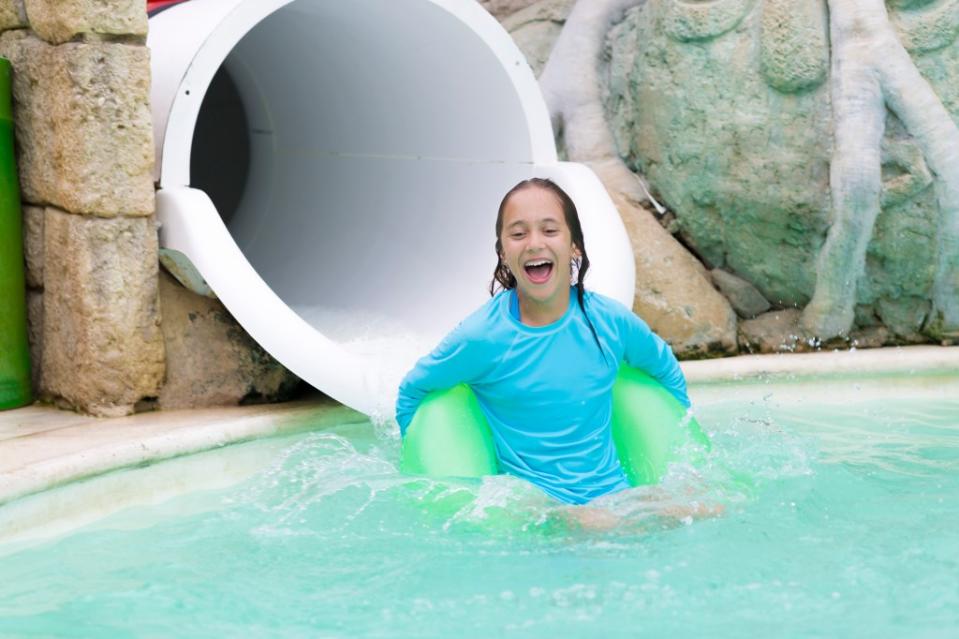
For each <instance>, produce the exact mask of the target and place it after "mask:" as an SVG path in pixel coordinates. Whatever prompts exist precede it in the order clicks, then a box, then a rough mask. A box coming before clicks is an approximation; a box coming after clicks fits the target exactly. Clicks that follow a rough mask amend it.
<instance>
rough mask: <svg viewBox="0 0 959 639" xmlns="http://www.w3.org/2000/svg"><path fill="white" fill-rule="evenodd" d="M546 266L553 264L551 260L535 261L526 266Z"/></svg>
mask: <svg viewBox="0 0 959 639" xmlns="http://www.w3.org/2000/svg"><path fill="white" fill-rule="evenodd" d="M546 264H552V262H551V261H550V260H535V261H533V262H527V263H526V266H544V265H546Z"/></svg>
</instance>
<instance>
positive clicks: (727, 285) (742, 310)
mask: <svg viewBox="0 0 959 639" xmlns="http://www.w3.org/2000/svg"><path fill="white" fill-rule="evenodd" d="M709 276H710V277H711V278H712V280H713V284H715V285H716V288H718V289H719V291H720V292H721V293H722V294H723V295H724V296H725V297H726V299H727V300H729V304H730V306H732V307H733V310H734V311H736V314H737V315H739V316H740V317H742V318H745V319H752V318H753V317H756V316H757V315H759V314H760V313H765V312H766V311H768V310H769V301H768V300H767V299H766V298H765V297H763V294H762V293H760V292H759V290H758V289H756V287H755V286H753V285H752V284H750V283H749V282H747V281H746V280H744V279H743V278H741V277H736V276H735V275H733V274H732V273H728V272H726V271H724V270H722V269H720V268H714V269H713V270H711V271H710V272H709Z"/></svg>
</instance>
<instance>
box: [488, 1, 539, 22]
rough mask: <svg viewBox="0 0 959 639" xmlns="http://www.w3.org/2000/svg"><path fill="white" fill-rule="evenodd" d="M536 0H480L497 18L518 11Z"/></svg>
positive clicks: (499, 18) (500, 18)
mask: <svg viewBox="0 0 959 639" xmlns="http://www.w3.org/2000/svg"><path fill="white" fill-rule="evenodd" d="M534 2H536V0H479V3H480V5H482V7H483V8H484V9H486V10H487V11H489V12H490V13H492V14H493V17H495V18H496V19H497V20H502V19H503V18H505V17H506V16H508V15H510V14H513V13H516V12H517V11H519V10H520V9H524V8H526V7H528V6H529V5H531V4H533V3H534Z"/></svg>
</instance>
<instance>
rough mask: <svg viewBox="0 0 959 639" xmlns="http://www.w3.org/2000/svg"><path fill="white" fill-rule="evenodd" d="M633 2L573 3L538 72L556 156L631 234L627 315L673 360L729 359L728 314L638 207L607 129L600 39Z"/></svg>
mask: <svg viewBox="0 0 959 639" xmlns="http://www.w3.org/2000/svg"><path fill="white" fill-rule="evenodd" d="M636 2H637V0H591V1H590V2H578V3H576V5H575V6H574V7H573V10H572V11H571V12H570V14H569V16H568V17H567V19H566V23H565V26H564V27H563V31H562V33H561V34H560V36H559V38H558V40H557V41H556V43H555V45H554V47H553V50H552V53H551V54H550V57H549V61H548V62H547V64H546V67H545V68H544V69H543V72H542V74H541V76H540V86H541V88H542V90H543V96H544V97H545V99H546V103H547V106H548V107H549V110H550V117H551V119H552V122H553V128H554V131H556V132H557V133H558V134H559V138H560V140H559V142H560V146H561V148H563V149H564V151H565V153H566V155H567V157H568V158H569V159H570V160H573V161H577V162H583V163H586V164H588V165H589V166H590V167H591V168H592V169H593V170H594V171H595V172H596V173H597V175H598V176H599V177H600V179H601V180H602V181H603V184H604V185H605V187H606V190H607V191H609V193H610V195H611V196H612V198H613V201H614V202H616V203H617V207H618V208H619V211H620V215H621V216H622V217H623V221H624V222H625V223H626V225H627V228H628V229H632V230H631V231H630V237H631V240H632V241H633V243H634V251H635V252H636V255H637V260H636V280H637V287H636V300H635V302H634V306H633V308H634V310H635V311H636V312H637V313H639V314H640V315H641V316H644V317H647V318H648V321H650V323H651V325H653V326H654V328H655V330H656V331H657V332H658V333H659V334H660V335H662V336H663V337H664V338H665V339H666V340H667V341H669V343H670V344H671V345H672V347H673V349H674V350H675V351H676V352H677V354H679V355H682V356H684V357H694V356H707V355H708V356H715V355H721V354H728V353H734V352H736V316H735V313H734V312H733V310H732V308H731V307H730V306H729V303H728V302H727V301H726V299H725V298H724V297H723V296H722V295H721V294H720V293H719V292H717V291H716V290H715V289H714V288H713V286H712V284H711V283H710V281H709V279H708V275H707V274H706V271H705V270H704V269H703V268H702V266H701V265H699V264H698V263H697V262H696V259H695V258H694V257H693V256H692V255H691V254H690V253H689V252H688V251H687V250H686V249H685V248H684V247H683V246H682V245H681V244H679V243H678V242H677V241H676V240H675V239H674V238H673V237H672V235H670V234H669V233H668V232H667V231H666V230H665V229H663V228H662V226H660V225H659V224H658V223H657V222H656V220H654V219H653V218H652V217H651V215H650V213H649V212H648V211H646V210H644V209H643V208H642V207H641V206H640V205H641V204H642V203H644V202H647V201H648V192H647V189H646V187H645V185H644V184H643V182H642V180H640V178H638V177H637V176H636V175H635V174H634V173H632V172H631V171H630V169H629V168H628V167H627V166H626V165H625V164H624V163H623V161H622V160H621V159H620V151H619V149H618V148H617V145H616V140H615V138H614V136H613V133H612V132H611V130H610V126H609V124H608V122H607V117H606V113H605V111H604V105H603V95H604V94H605V92H607V88H606V86H605V84H604V82H603V77H604V64H605V55H604V42H605V37H606V34H607V32H608V31H609V30H610V28H611V26H612V25H614V24H616V23H617V22H619V21H620V20H622V19H623V17H624V15H625V11H626V10H627V9H628V8H629V7H631V6H632V5H634V4H636ZM574 79H575V80H574ZM667 307H668V308H667ZM707 324H708V327H707Z"/></svg>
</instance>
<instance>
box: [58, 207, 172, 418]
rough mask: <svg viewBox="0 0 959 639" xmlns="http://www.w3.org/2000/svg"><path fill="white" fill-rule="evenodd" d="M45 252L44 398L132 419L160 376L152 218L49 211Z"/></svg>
mask: <svg viewBox="0 0 959 639" xmlns="http://www.w3.org/2000/svg"><path fill="white" fill-rule="evenodd" d="M44 246H45V249H46V250H45V255H44V262H45V263H44V296H43V306H44V312H43V350H42V356H41V357H42V360H43V367H42V373H41V388H42V389H43V391H44V394H45V395H47V396H48V397H51V398H53V399H58V398H59V399H62V400H64V401H65V402H66V403H67V404H69V405H70V406H72V407H74V408H76V409H78V410H81V411H83V412H88V413H91V414H94V415H104V416H116V415H125V414H129V413H131V412H133V409H134V405H135V404H136V403H137V402H138V401H140V400H141V399H143V398H146V397H155V396H156V394H157V391H158V390H159V387H160V383H161V381H162V380H163V373H164V353H163V337H162V334H161V332H160V309H159V304H158V293H157V269H158V266H157V265H158V261H157V233H156V224H155V222H154V219H153V218H152V217H140V218H116V219H103V218H95V217H88V216H81V215H73V214H69V213H65V212H63V211H60V210H57V209H55V208H52V207H48V208H47V209H46V218H45V220H44Z"/></svg>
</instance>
